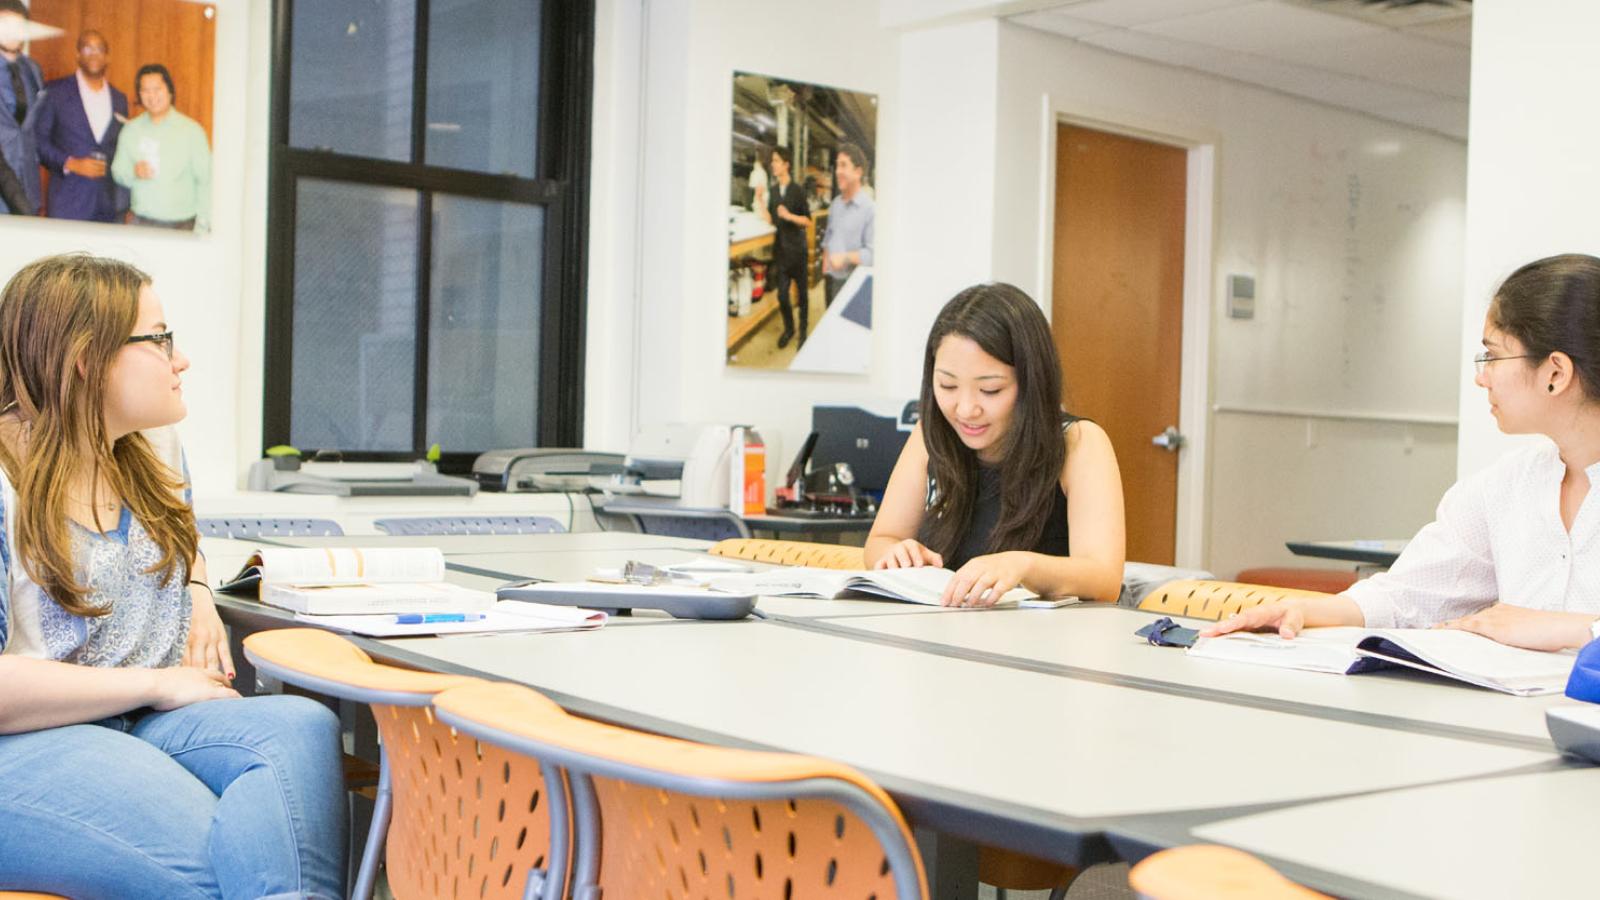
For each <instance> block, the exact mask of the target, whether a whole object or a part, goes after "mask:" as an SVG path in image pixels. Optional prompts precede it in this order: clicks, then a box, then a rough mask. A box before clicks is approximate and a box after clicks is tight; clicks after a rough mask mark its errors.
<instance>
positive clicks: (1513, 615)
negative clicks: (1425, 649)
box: [1434, 603, 1594, 650]
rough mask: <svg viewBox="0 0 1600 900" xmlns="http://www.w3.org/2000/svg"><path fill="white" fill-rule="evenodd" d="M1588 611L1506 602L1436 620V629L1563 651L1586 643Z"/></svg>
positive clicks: (1530, 648) (1512, 644) (1527, 647)
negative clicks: (1542, 607) (1554, 608)
mask: <svg viewBox="0 0 1600 900" xmlns="http://www.w3.org/2000/svg"><path fill="white" fill-rule="evenodd" d="M1593 621H1594V615H1593V614H1591V613H1569V612H1557V611H1554V610H1546V609H1528V608H1527V607H1525V606H1512V605H1511V604H1509V603H1496V604H1494V605H1493V606H1488V607H1485V608H1483V609H1480V610H1478V611H1477V612H1475V613H1473V614H1471V615H1468V616H1462V617H1460V618H1459V619H1451V620H1450V621H1448V622H1440V623H1439V624H1438V625H1436V626H1434V627H1436V628H1454V629H1457V630H1460V631H1470V632H1472V633H1473V634H1481V635H1483V636H1484V637H1486V638H1488V639H1490V640H1492V641H1499V642H1500V643H1502V644H1508V645H1510V646H1512V647H1522V648H1525V649H1528V650H1565V649H1568V648H1576V647H1582V646H1583V645H1584V644H1587V643H1589V624H1590V623H1591V622H1593Z"/></svg>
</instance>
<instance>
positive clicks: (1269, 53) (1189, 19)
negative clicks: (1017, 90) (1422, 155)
mask: <svg viewBox="0 0 1600 900" xmlns="http://www.w3.org/2000/svg"><path fill="white" fill-rule="evenodd" d="M1010 21H1013V22H1016V23H1017V24H1019V25H1026V26H1028V27H1030V28H1037V29H1040V30H1042V31H1049V32H1052V33H1054V34H1059V35H1061V36H1063V37H1067V38H1071V39H1073V40H1075V41H1081V42H1083V43H1085V44H1091V45H1093V46H1096V47H1101V48H1103V49H1106V50H1111V51H1114V52H1116V53H1123V54H1127V55H1129V56H1138V57H1141V58H1144V59H1149V60H1154V61H1156V62H1160V63H1166V64H1168V65H1174V66H1182V67H1184V68H1188V69H1197V70H1199V71H1202V72H1209V73H1211V74H1214V75H1221V76H1223V77H1225V78H1232V79H1235V80H1238V81H1246V82H1249V83H1251V84H1257V85H1261V86H1263V87H1268V88H1272V89H1274V90H1279V91H1283V92H1284V93H1288V94H1294V95H1296V96H1300V97H1307V98H1309V99H1312V100H1319V101H1321V102H1323V103H1331V104H1333V105H1335V106H1342V107H1345V108H1347V109H1354V110H1357V111H1359V112H1364V113H1369V114H1371V115H1374V116H1378V117H1379V118H1384V119H1389V120H1392V121H1396V122H1402V123H1405V124H1407V125H1414V126H1416V127H1418V128H1426V129H1428V130H1430V131H1436V132H1439V133H1441V134H1447V135H1450V136H1451V137H1455V138H1459V139H1461V140H1466V137H1467V84H1468V81H1469V73H1470V69H1471V65H1470V61H1471V46H1472V5H1471V4H1470V3H1465V2H1461V0H1447V2H1446V3H1444V4H1435V3H1421V4H1416V5H1412V6H1403V7H1394V6H1388V5H1387V4H1367V3H1363V2H1361V0H1057V2H1055V3H1054V5H1051V6H1050V7H1049V8H1047V9H1043V10H1039V11H1035V12H1028V13H1024V14H1022V15H1016V16H1011V17H1010Z"/></svg>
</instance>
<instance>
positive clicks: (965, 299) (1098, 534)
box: [865, 284, 1124, 606]
mask: <svg viewBox="0 0 1600 900" xmlns="http://www.w3.org/2000/svg"><path fill="white" fill-rule="evenodd" d="M922 409H923V416H922V422H921V424H919V425H918V426H917V428H916V429H915V430H913V431H912V433H911V436H910V438H909V439H907V441H906V446H905V449H904V450H902V451H901V453H900V459H899V461H898V462H897V463H895V468H894V473H893V474H892V475H891V476H890V478H889V487H888V490H886V491H885V492H884V497H883V503H882V505H881V506H880V507H879V509H878V517H877V519H876V521H874V522H873V526H872V533H871V534H870V535H869V536H868V537H867V545H866V548H865V549H866V560H867V565H869V566H871V567H873V568H879V569H882V568H899V567H910V566H946V567H948V568H951V569H954V570H956V576H955V577H954V578H952V579H951V581H950V586H949V587H948V588H947V589H946V591H945V596H944V603H945V604H946V605H949V606H987V605H990V604H992V603H993V602H994V601H995V600H997V599H999V598H1000V597H1001V596H1003V595H1004V594H1005V592H1006V591H1008V590H1010V589H1011V588H1013V587H1016V586H1018V585H1021V586H1022V587H1025V588H1027V589H1028V590H1031V591H1033V592H1035V593H1038V594H1040V595H1042V596H1047V597H1048V596H1062V595H1068V594H1076V595H1078V596H1080V597H1083V598H1085V599H1095V600H1115V599H1116V598H1117V595H1118V593H1120V591H1121V589H1122V565H1123V555H1124V532H1123V510H1122V480H1121V476H1120V475H1119V474H1118V471H1117V459H1116V455H1115V454H1114V453H1113V452H1112V449H1111V441H1110V439H1109V438H1107V437H1106V433H1105V431H1104V430H1103V429H1102V428H1100V426H1098V425H1096V424H1094V423H1093V422H1091V421H1089V420H1087V419H1079V418H1076V417H1074V416H1070V415H1067V414H1065V413H1063V412H1062V411H1061V363H1060V361H1059V360H1058V359H1057V358H1056V351H1055V343H1054V341H1053V340H1052V339H1051V335H1050V325H1049V323H1048V322H1046V321H1045V318H1044V314H1043V313H1042V312H1040V310H1039V306H1038V304H1036V303H1034V302H1033V300H1032V299H1030V298H1029V297H1028V295H1027V294H1024V293H1023V292H1022V291H1021V290H1019V289H1017V288H1015V287H1012V286H1011V285H1008V284H984V285H978V286H976V287H971V288H968V289H966V290H964V291H962V292H961V293H959V294H957V295H956V296H955V297H954V298H953V299H951V301H950V302H949V303H947V304H945V307H944V309H943V310H942V311H940V313H939V316H938V318H937V319H935V320H934V323H933V329H932V331H931V332H930V333H929V335H928V344H927V348H926V351H925V353H924V357H923V373H922ZM1069 536H1070V539H1069Z"/></svg>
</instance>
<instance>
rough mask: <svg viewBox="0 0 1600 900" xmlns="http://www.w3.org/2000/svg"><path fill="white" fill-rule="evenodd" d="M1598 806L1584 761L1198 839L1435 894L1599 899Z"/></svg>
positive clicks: (1365, 800)
mask: <svg viewBox="0 0 1600 900" xmlns="http://www.w3.org/2000/svg"><path fill="white" fill-rule="evenodd" d="M1596 810H1600V769H1595V768H1583V769H1567V770H1563V771H1555V772H1540V773H1536V774H1528V775H1515V776H1508V777H1503V778H1490V779H1481V780H1476V781H1469V782H1462V783H1457V784H1439V785H1431V786H1428V787H1418V788H1410V789H1406V790H1398V791H1391V792H1387V793H1382V794H1374V795H1370V796H1362V797H1352V798H1349V799H1343V800H1332V801H1327V802H1323V803H1314V804H1308V805H1305V806H1298V807H1293V808H1290V809H1285V810H1279V811H1276V812H1269V813H1264V814H1259V815H1253V816H1246V817H1243V818H1238V819H1231V820H1226V821H1222V822H1216V823H1213V824H1210V825H1205V826H1202V827H1199V828H1196V829H1194V831H1193V834H1194V837H1195V839H1196V840H1202V841H1211V842H1220V843H1224V844H1229V845H1232V846H1235V847H1239V848H1241V849H1244V850H1248V851H1250V852H1252V853H1256V854H1259V855H1263V856H1268V857H1272V858H1273V859H1274V860H1283V861H1287V862H1291V863H1296V864H1299V865H1303V866H1306V867H1309V868H1312V869H1317V870H1321V871H1327V872H1332V873H1336V874H1340V875H1344V876H1348V877H1355V878H1357V879H1359V880H1361V881H1365V882H1368V883H1370V884H1375V885H1379V886H1382V887H1385V888H1390V889H1393V890H1397V891H1404V892H1407V893H1412V894H1419V895H1423V896H1428V897H1460V898H1479V897H1481V898H1506V897H1580V896H1590V897H1592V896H1595V895H1596V894H1597V893H1600V886H1597V885H1596V880H1595V865H1594V856H1593V854H1594V852H1595V848H1596V846H1597V841H1600V825H1597V824H1596V820H1595V816H1596Z"/></svg>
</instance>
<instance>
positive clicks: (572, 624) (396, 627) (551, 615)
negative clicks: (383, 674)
mask: <svg viewBox="0 0 1600 900" xmlns="http://www.w3.org/2000/svg"><path fill="white" fill-rule="evenodd" d="M491 596H492V595H491ZM481 615H482V616H483V618H481V619H475V620H473V621H466V622H421V623H416V624H401V623H399V622H396V621H395V619H396V616H394V615H359V616H318V615H311V614H309V613H296V614H295V619H296V620H297V621H300V622H305V623H306V624H308V625H316V626H318V627H320V628H328V629H331V630H333V631H347V632H350V633H351V634H364V635H368V636H369V637H412V636H422V635H438V634H488V633H495V632H506V631H581V630H585V629H590V628H599V627H600V626H602V625H604V624H605V623H606V618H607V616H606V614H605V613H603V612H598V611H596V610H592V609H581V608H578V607H574V606H550V605H547V604H543V603H524V602H522V601H520V600H500V601H498V602H495V603H494V604H493V605H492V606H491V607H489V608H487V609H486V610H484V612H483V613H482V614H481Z"/></svg>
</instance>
